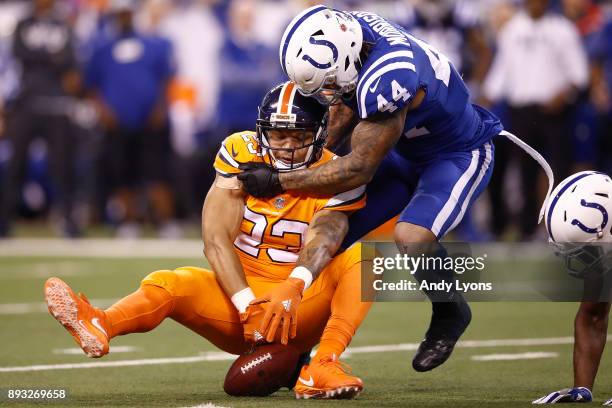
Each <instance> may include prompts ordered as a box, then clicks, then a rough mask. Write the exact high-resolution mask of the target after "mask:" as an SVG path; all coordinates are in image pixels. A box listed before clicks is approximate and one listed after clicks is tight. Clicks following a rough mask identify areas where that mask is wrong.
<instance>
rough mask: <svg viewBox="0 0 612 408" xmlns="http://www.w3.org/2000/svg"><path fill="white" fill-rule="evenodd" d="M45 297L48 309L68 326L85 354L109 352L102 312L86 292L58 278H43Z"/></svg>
mask: <svg viewBox="0 0 612 408" xmlns="http://www.w3.org/2000/svg"><path fill="white" fill-rule="evenodd" d="M45 300H46V302H47V307H48V308H49V313H51V315H53V317H54V318H55V320H57V321H58V322H60V324H61V325H62V326H64V327H65V328H66V330H68V332H69V333H70V334H71V335H72V337H73V338H74V340H75V341H76V342H77V344H78V345H79V346H80V347H81V348H82V349H83V351H84V352H85V354H87V356H88V357H92V358H98V357H102V356H103V355H105V354H107V353H108V341H109V339H108V332H107V330H106V329H105V328H104V323H105V320H106V318H105V316H104V312H102V311H101V310H99V309H96V308H95V307H93V306H92V305H91V304H90V303H89V301H88V300H87V298H86V297H85V295H83V294H79V296H77V295H76V294H75V293H74V292H73V291H72V289H70V287H69V286H68V285H67V284H66V282H64V281H62V280H61V279H59V278H49V279H48V280H47V282H45Z"/></svg>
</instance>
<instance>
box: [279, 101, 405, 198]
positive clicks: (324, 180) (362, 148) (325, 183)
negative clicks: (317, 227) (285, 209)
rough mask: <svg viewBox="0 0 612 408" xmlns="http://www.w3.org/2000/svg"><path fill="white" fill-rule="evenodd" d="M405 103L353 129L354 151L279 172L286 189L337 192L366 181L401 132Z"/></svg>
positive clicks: (324, 192) (363, 121) (369, 178)
mask: <svg viewBox="0 0 612 408" xmlns="http://www.w3.org/2000/svg"><path fill="white" fill-rule="evenodd" d="M408 110H409V107H405V108H404V109H402V110H401V111H398V112H397V113H396V114H394V115H393V116H389V117H384V118H380V119H378V120H376V121H374V120H362V121H361V122H359V124H358V125H357V126H356V127H355V130H353V135H352V137H351V147H352V151H351V152H350V153H349V154H348V155H346V156H344V157H340V158H338V159H337V160H333V161H330V162H328V163H326V164H324V165H322V166H319V167H315V168H309V169H303V170H297V171H291V172H286V173H280V174H279V180H280V184H281V185H282V187H283V189H285V190H299V191H305V192H312V193H320V194H335V193H338V192H342V191H347V190H350V189H353V188H356V187H359V186H361V185H364V184H367V183H369V182H370V180H372V177H374V173H375V172H376V169H377V168H378V165H379V164H380V162H381V161H382V159H383V158H384V157H385V156H386V154H387V153H388V152H389V150H391V148H392V147H393V146H395V143H396V142H397V140H398V139H399V138H400V136H401V134H402V129H403V128H404V122H405V120H406V113H407V111H408Z"/></svg>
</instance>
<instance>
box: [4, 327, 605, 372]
mask: <svg viewBox="0 0 612 408" xmlns="http://www.w3.org/2000/svg"><path fill="white" fill-rule="evenodd" d="M611 339H612V335H610V334H608V341H610V340H611ZM573 342H574V338H573V337H547V338H540V339H501V340H467V341H460V342H458V343H457V346H456V347H457V348H485V347H506V346H508V347H513V346H514V347H516V346H543V345H563V344H573ZM418 346H419V344H418V343H403V344H387V345H380V346H363V347H349V348H348V349H347V350H346V352H345V354H343V357H348V356H350V355H352V354H363V353H384V352H393V351H404V350H416V349H417V348H418ZM235 358H236V356H234V355H232V354H229V353H224V352H220V351H211V352H203V353H200V355H198V356H191V357H169V358H150V359H140V360H117V361H104V362H91V363H74V364H46V365H32V366H20V367H0V373H14V372H29V371H49V370H71V369H75V368H103V367H135V366H143V365H159V364H181V363H199V362H203V361H228V360H234V359H235Z"/></svg>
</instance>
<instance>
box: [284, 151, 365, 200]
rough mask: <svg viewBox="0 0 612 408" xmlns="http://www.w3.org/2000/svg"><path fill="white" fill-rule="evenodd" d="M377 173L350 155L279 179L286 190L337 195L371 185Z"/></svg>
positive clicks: (287, 174)
mask: <svg viewBox="0 0 612 408" xmlns="http://www.w3.org/2000/svg"><path fill="white" fill-rule="evenodd" d="M375 171H376V167H372V166H368V165H367V164H366V163H364V162H363V161H361V160H359V158H358V157H356V155H355V154H354V153H350V154H348V155H347V156H344V157H340V158H338V159H336V160H333V161H331V162H329V163H326V164H325V165H323V166H320V167H315V168H309V169H304V170H297V171H291V172H287V173H280V175H279V177H280V183H281V185H282V186H283V189H285V190H299V191H305V192H310V193H319V194H336V193H340V192H343V191H347V190H352V189H354V188H357V187H359V186H362V185H364V184H367V183H369V182H370V180H371V179H372V177H373V176H374V172H375Z"/></svg>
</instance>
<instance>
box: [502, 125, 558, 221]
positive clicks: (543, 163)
mask: <svg viewBox="0 0 612 408" xmlns="http://www.w3.org/2000/svg"><path fill="white" fill-rule="evenodd" d="M500 136H505V137H507V138H508V139H509V140H510V141H511V142H512V143H514V144H515V145H517V146H518V147H520V148H521V149H523V151H524V152H525V153H527V154H528V155H529V156H531V157H532V158H533V159H534V160H535V161H537V162H538V164H539V165H540V166H541V167H542V169H544V172H545V173H546V177H548V192H547V193H546V197H545V198H544V202H543V203H542V207H541V208H540V216H539V217H538V224H539V223H541V222H542V220H543V219H544V212H545V211H546V204H547V203H548V199H549V197H550V194H551V193H552V190H553V187H554V186H555V176H554V175H553V171H552V169H551V168H550V165H549V164H548V162H547V161H546V159H544V157H542V155H541V154H540V153H538V151H537V150H535V149H534V148H533V147H531V146H529V145H528V144H527V143H525V142H523V141H522V140H521V139H519V138H518V137H516V136H515V135H513V134H512V133H510V132H507V131H505V130H503V131H502V132H501V133H500Z"/></svg>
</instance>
